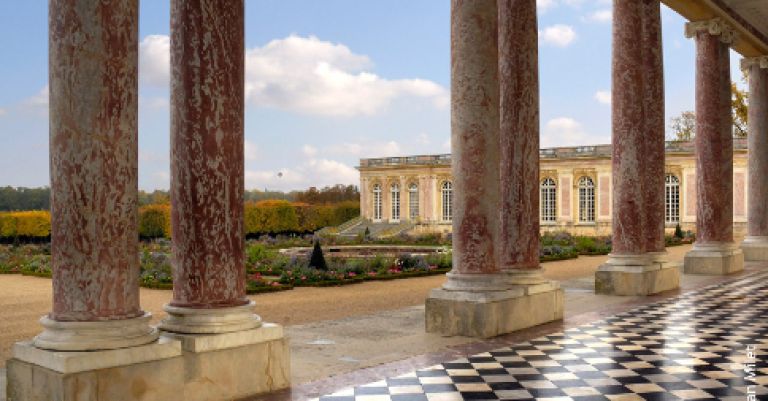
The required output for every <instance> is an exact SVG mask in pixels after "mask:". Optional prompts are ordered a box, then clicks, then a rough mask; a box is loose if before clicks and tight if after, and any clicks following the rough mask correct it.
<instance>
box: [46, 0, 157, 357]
mask: <svg viewBox="0 0 768 401" xmlns="http://www.w3.org/2000/svg"><path fill="white" fill-rule="evenodd" d="M138 13H139V4H138V0H133V1H131V0H128V1H121V2H115V3H109V4H105V3H100V2H94V1H90V0H75V1H72V0H69V1H63V0H51V1H50V3H49V23H50V30H49V50H50V58H49V85H50V169H51V229H52V230H51V262H52V270H53V311H52V312H51V313H50V314H49V315H48V316H47V317H44V318H43V319H42V320H41V322H42V324H43V326H44V327H45V331H44V332H43V333H42V334H40V335H39V336H37V337H36V339H35V342H34V343H35V345H36V346H38V347H40V348H48V349H56V350H70V351H71V350H95V349H109V348H122V347H128V346H133V345H140V344H145V343H149V342H151V341H153V340H155V339H156V338H157V333H156V331H155V330H153V329H150V327H149V325H148V323H149V319H150V315H149V314H148V313H145V312H144V311H142V310H141V308H140V306H139V260H138V257H137V254H138V251H139V247H138V221H137V219H138V192H137V185H138V181H137V172H138V146H137V138H138V129H137V127H138V125H137V114H138V94H137V92H138V80H137V78H138V64H137V61H138ZM102 329H103V330H102Z"/></svg>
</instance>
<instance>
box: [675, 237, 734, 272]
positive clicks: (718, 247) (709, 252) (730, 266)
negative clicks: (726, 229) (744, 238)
mask: <svg viewBox="0 0 768 401" xmlns="http://www.w3.org/2000/svg"><path fill="white" fill-rule="evenodd" d="M742 270H744V254H743V253H742V251H741V249H739V248H738V247H737V246H736V244H734V243H732V242H731V243H715V244H699V243H694V244H693V249H692V250H691V251H689V252H688V253H687V254H685V267H684V270H683V271H684V273H685V274H704V275H726V274H731V273H736V272H740V271H742Z"/></svg>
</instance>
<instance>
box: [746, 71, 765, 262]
mask: <svg viewBox="0 0 768 401" xmlns="http://www.w3.org/2000/svg"><path fill="white" fill-rule="evenodd" d="M742 68H743V69H744V70H745V71H747V73H748V76H749V127H748V133H749V134H748V136H747V138H748V141H749V145H748V149H749V153H748V164H749V166H748V168H749V171H748V174H749V198H748V212H747V213H748V216H747V217H748V218H747V237H746V238H745V239H744V242H742V243H741V249H742V251H743V252H744V260H748V261H765V260H768V208H766V202H768V56H764V57H758V58H748V59H744V60H742Z"/></svg>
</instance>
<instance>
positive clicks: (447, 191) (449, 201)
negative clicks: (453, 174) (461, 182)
mask: <svg viewBox="0 0 768 401" xmlns="http://www.w3.org/2000/svg"><path fill="white" fill-rule="evenodd" d="M442 194H443V221H451V220H453V184H451V182H450V181H446V182H444V183H443V188H442Z"/></svg>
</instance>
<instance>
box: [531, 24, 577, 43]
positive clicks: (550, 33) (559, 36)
mask: <svg viewBox="0 0 768 401" xmlns="http://www.w3.org/2000/svg"><path fill="white" fill-rule="evenodd" d="M539 37H540V38H541V40H543V41H544V43H549V44H551V45H554V46H558V47H566V46H568V45H570V44H571V43H573V41H574V40H575V39H576V31H574V30H573V28H572V27H571V26H569V25H561V24H558V25H552V26H549V27H546V28H544V29H543V30H541V31H539Z"/></svg>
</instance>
